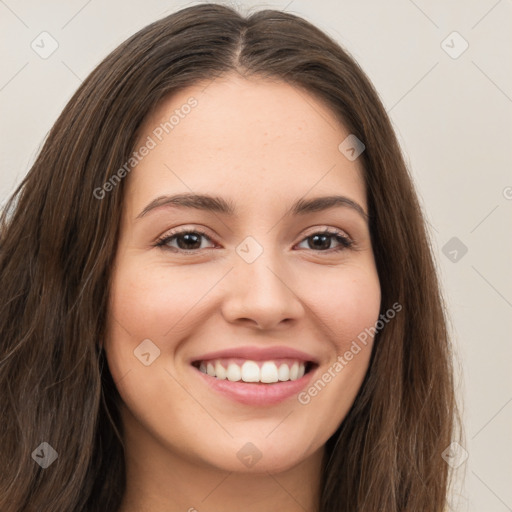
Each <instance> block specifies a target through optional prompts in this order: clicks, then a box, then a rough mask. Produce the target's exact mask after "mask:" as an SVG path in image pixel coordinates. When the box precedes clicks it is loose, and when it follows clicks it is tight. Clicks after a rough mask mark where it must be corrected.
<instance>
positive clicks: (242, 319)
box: [221, 253, 304, 330]
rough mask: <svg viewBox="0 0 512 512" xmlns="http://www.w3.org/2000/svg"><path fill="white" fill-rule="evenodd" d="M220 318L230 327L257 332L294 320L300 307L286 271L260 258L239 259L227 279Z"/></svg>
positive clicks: (289, 274)
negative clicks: (253, 328) (250, 328)
mask: <svg viewBox="0 0 512 512" xmlns="http://www.w3.org/2000/svg"><path fill="white" fill-rule="evenodd" d="M228 279H229V283H228V285H227V288H226V296H225V300H224V301H223V304H222V308H221V309H222V315H223V317H224V318H225V320H226V321H228V322H230V323H237V324H245V325H246V326H248V327H255V328H259V329H261V330H268V329H277V328H280V327H284V326H285V325H288V324H290V323H292V322H293V321H294V320H297V319H298V318H300V317H301V316H302V315H303V314H304V307H303V305H302V302H301V301H300V299H299V297H298V296H297V294H296V291H295V289H296V288H297V283H294V280H296V277H294V276H293V275H292V274H291V272H290V271H289V269H285V268H284V266H283V265H279V264H278V262H277V258H272V257H270V256H267V254H266V253H264V254H263V255H261V256H260V257H259V258H258V259H257V260H256V261H254V262H252V263H247V262H246V261H243V260H242V259H240V260H239V261H237V262H236V265H235V268H234V269H233V271H232V272H230V275H229V277H228Z"/></svg>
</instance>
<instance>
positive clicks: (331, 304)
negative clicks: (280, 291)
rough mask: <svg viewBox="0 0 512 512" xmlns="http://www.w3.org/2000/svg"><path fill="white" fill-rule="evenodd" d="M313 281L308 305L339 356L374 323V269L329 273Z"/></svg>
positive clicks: (377, 299) (376, 304) (376, 298)
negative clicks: (312, 309)
mask: <svg viewBox="0 0 512 512" xmlns="http://www.w3.org/2000/svg"><path fill="white" fill-rule="evenodd" d="M314 282H315V283H316V286H315V289H314V292H310V299H311V300H310V303H311V304H314V307H315V309H314V313H315V316H317V317H318V318H319V320H320V321H319V322H318V324H317V325H318V326H319V327H320V328H323V329H324V335H325V337H326V339H329V340H331V342H332V343H333V344H334V345H335V346H336V351H337V353H338V354H339V353H343V352H344V351H345V350H347V349H348V347H349V346H350V345H351V342H352V341H353V340H355V339H357V337H358V336H359V335H360V334H361V333H364V332H366V329H368V328H369V327H373V326H374V325H375V323H376V322H377V320H378V317H379V311H380V301H381V291H380V283H379V279H378V275H377V273H376V270H375V268H374V267H373V266H371V265H368V266H357V267H356V266H354V267H350V268H349V267H347V268H343V269H337V271H336V272H333V273H331V274H325V273H324V274H323V275H322V274H320V273H319V274H318V276H316V278H315V280H314ZM304 296H305V297H306V296H307V294H304Z"/></svg>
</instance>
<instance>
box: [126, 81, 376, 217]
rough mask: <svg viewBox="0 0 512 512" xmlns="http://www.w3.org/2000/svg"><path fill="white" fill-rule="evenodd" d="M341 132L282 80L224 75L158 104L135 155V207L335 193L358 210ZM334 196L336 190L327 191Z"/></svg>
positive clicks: (358, 192)
mask: <svg viewBox="0 0 512 512" xmlns="http://www.w3.org/2000/svg"><path fill="white" fill-rule="evenodd" d="M348 135H349V131H348V130H347V129H346V127H345V126H344V125H343V124H342V123H340V121H339V120H338V119H337V118H336V116H335V114H334V113H333V112H332V111H331V110H330V109H329V108H328V107H327V106H326V105H325V104H324V103H323V102H322V101H321V100H319V99H317V98H315V97H314V96H313V95H311V94H309V93H307V92H306V91H304V90H303V89H299V88H297V87H294V86H291V85H290V84H287V83H285V82H282V81H275V80H270V79H261V78H258V79H256V78H251V79H245V78H242V77H240V76H239V75H237V74H231V75H226V76H224V77H221V78H217V79H215V80H211V81H207V82H202V83H199V84H196V85H194V86H191V87H187V88H185V89H182V90H180V91H178V92H176V93H173V94H172V95H170V96H168V97H166V98H165V99H164V100H163V101H162V102H161V103H160V104H159V105H158V107H157V108H156V109H155V110H154V111H153V112H152V113H151V114H150V115H149V116H148V117H147V118H146V120H145V122H144V124H143V126H142V129H141V131H140V136H139V139H138V141H137V144H136V146H135V149H137V148H139V147H141V146H143V145H144V144H147V145H148V146H149V145H151V146H152V149H151V150H150V151H149V152H148V154H147V155H146V156H145V157H144V158H142V159H141V161H140V163H138V164H137V166H136V167H135V168H134V169H133V171H132V172H131V173H130V177H129V182H130V183H129V189H128V190H129V193H130V195H131V196H132V198H133V196H135V197H134V199H135V200H136V202H137V203H139V202H140V201H142V202H143V201H146V202H147V201H149V200H151V199H153V198H154V196H156V195H161V194H162V193H171V192H191V191H194V192H204V193H216V194H219V192H222V191H225V192H226V194H227V195H229V197H230V199H232V200H234V201H235V202H237V200H238V201H239V202H240V203H242V204H240V207H241V208H243V207H244V201H245V203H247V202H248V201H249V202H251V201H254V196H256V195H259V197H262V195H264V196H265V197H267V198H268V201H269V202H272V201H273V202H275V201H276V200H277V201H279V200H284V197H285V196H287V195H290V197H293V198H297V197H302V196H304V195H306V194H308V192H309V191H311V194H313V195H319V194H322V193H331V192H334V191H335V192H339V193H344V194H345V195H348V196H350V197H351V198H353V199H354V200H356V201H357V202H359V204H361V205H362V206H363V208H366V197H365V196H366V194H365V187H364V179H363V168H362V165H361V164H360V160H355V161H350V160H349V159H347V158H346V157H345V156H344V154H343V153H342V152H341V151H340V150H339V148H338V146H339V145H340V143H341V142H342V141H343V140H344V139H345V138H346V137H347V136H348ZM334 189H336V190H334Z"/></svg>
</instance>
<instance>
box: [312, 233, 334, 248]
mask: <svg viewBox="0 0 512 512" xmlns="http://www.w3.org/2000/svg"><path fill="white" fill-rule="evenodd" d="M331 236H332V235H313V236H312V237H310V238H311V239H313V240H315V242H314V243H313V247H314V248H316V249H329V246H330V245H331V243H330V242H331V241H330V238H331ZM319 238H322V239H323V243H321V244H320V245H318V244H316V242H317V241H318V239H319ZM326 240H327V244H326V243H325V241H326Z"/></svg>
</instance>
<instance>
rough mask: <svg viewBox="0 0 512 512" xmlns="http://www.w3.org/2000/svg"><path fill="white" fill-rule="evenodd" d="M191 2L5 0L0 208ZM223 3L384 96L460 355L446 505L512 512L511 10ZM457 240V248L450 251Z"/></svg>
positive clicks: (458, 4)
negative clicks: (152, 35) (274, 16)
mask: <svg viewBox="0 0 512 512" xmlns="http://www.w3.org/2000/svg"><path fill="white" fill-rule="evenodd" d="M195 3H197V2H190V1H186V2H185V1H171V0H167V1H157V0H144V1H141V0H136V1H132V2H125V1H120V0H115V1H114V0H111V1H109V2H100V1H99V0H89V1H87V0H72V1H67V2H64V1H63V0H52V1H46V2H44V3H42V2H36V1H35V0H24V1H23V2H22V1H19V0H18V1H17V0H5V1H3V0H0V33H1V34H2V36H1V38H2V46H1V50H0V51H1V59H2V60H1V62H2V64H3V65H2V66H1V70H0V109H1V111H0V112H1V117H0V119H1V123H0V130H1V131H0V141H1V143H0V144H1V148H0V158H1V160H0V161H1V165H0V204H2V205H3V204H4V203H5V200H6V198H7V196H8V195H9V194H10V193H11V192H12V191H13V190H14V187H15V186H16V185H17V184H18V183H19V182H20V181H21V179H22V177H23V176H24V175H25V173H26V172H27V171H28V169H29V168H30V165H31V164H32V163H33V161H34V159H35V156H36V154H37V152H38V150H39V149H40V147H41V144H42V141H43V140H44V138H45V136H46V134H47V132H48V130H49V129H50V127H51V126H52V124H53V123H54V122H55V120H56V118H57V116H58V115H59V113H60V111H61V110H62V108H63V107H64V105H65V104H66V103H67V101H68V100H69V98H70V97H71V95H72V94H73V93H74V91H75V90H76V89H77V87H78V86H79V85H80V82H81V81H82V80H83V79H84V78H85V77H86V76H87V75H88V74H89V73H90V72H91V71H92V69H93V68H94V67H95V66H96V65H97V64H98V63H99V62H100V60H101V59H102V58H103V57H104V56H106V55H107V54H108V53H109V52H110V51H111V50H113V49H114V48H115V47H116V46H117V45H119V44H120V43H121V42H122V41H123V40H125V39H126V38H127V37H128V36H130V35H132V34H133V33H134V32H136V31H137V30H139V29H140V28H142V27H143V26H145V25H147V24H148V23H150V22H152V21H155V20H156V19H159V18H161V17H163V16H164V15H166V14H170V13H171V12H174V11H176V10H178V9H179V8H182V7H185V6H189V5H194V4H195ZM229 5H234V6H239V7H240V9H241V10H242V11H243V12H246V11H247V10H248V9H249V8H251V7H252V6H255V7H259V6H261V7H264V6H266V7H273V8H278V9H281V10H286V11H289V12H292V13H296V14H299V15H302V16H304V17H306V18H307V19H308V20H310V21H312V22H313V23H315V24H316V25H317V26H319V27H320V28H321V29H323V30H324V31H326V32H327V33H329V34H330V35H331V36H333V37H334V38H335V39H336V40H337V41H338V42H340V43H341V44H342V45H343V46H344V47H345V48H346V49H347V50H348V51H349V52H351V53H352V55H353V56H354V57H355V58H356V59H357V60H358V62H359V63H360V64H361V66H362V67H363V69H364V70H365V71H366V73H367V74H368V76H369V77H370V79H371V80H372V81H373V83H374V84H375V86H376V88H377V90H378V91H379V94H380V95H381V98H382V100H383V103H384V105H385V107H386V108H387V110H388V113H389V115H390V116H391V119H392V122H393V124H394V127H395V129H396V132H397V134H398V137H399V140H400V143H401V144H402V148H403V151H404V154H405V156H406V159H407V161H408V163H409V165H410V168H411V171H412V174H413V177H414V180H415V183H416V186H417V189H418V193H419V195H420V199H421V202H422V205H423V208H424V211H425V215H426V217H427V220H428V222H429V226H430V232H431V234H432V239H433V245H434V249H435V252H436V255H437V264H438V268H439V272H440V275H441V279H442V283H443V287H444V292H445V295H446V299H447V301H448V308H449V314H450V318H451V325H452V327H451V329H452V333H453V337H454V340H455V344H456V348H457V355H456V357H457V367H458V375H457V382H458V386H459V389H460V397H461V400H463V402H464V411H463V412H464V419H465V430H466V440H465V442H464V445H463V449H464V450H466V451H467V452H468V454H469V457H468V459H467V460H466V461H465V462H464V463H463V464H462V465H461V466H460V467H459V469H458V470H457V474H458V475H459V476H460V477H463V476H465V480H464V482H461V483H460V484H459V486H458V491H457V492H455V493H454V496H453V498H452V510H456V511H475V512H505V511H512V463H511V459H512V442H511V441H512V403H511V402H512V378H511V371H510V370H511V362H512V357H511V355H512V339H511V332H512V329H511V325H512V315H511V313H512V272H511V261H512V259H511V256H512V236H511V235H512V215H511V214H512V172H511V168H512V167H511V163H512V162H511V160H512V155H511V146H512V117H511V113H512V65H511V64H512V59H511V51H510V50H511V48H512V1H511V0H500V1H496V0H480V1H476V0H472V1H463V0H459V1H452V2H442V1H441V0H436V1H430V2H427V1H426V0H414V1H413V0H392V1H388V2H379V1H377V0H371V1H356V0H342V1H334V0H321V1H315V2H307V1H305V0H292V1H290V0H273V1H271V2H266V3H263V2H256V1H252V0H246V1H240V2H234V1H233V2H231V3H230V4H229ZM43 31H47V32H49V33H50V34H51V36H52V37H53V38H54V39H55V40H56V41H57V42H58V45H59V46H58V48H57V50H56V51H55V52H54V53H53V54H52V55H50V56H49V57H48V58H46V59H43V58H41V57H40V56H39V55H38V54H37V53H36V52H35V51H34V50H33V49H32V48H31V43H32V41H34V40H35V42H36V44H39V45H40V46H42V45H43V43H41V42H40V37H39V35H40V34H41V32H43ZM453 31H456V32H458V33H459V34H460V35H461V36H462V38H463V39H464V40H465V41H467V43H468V44H469V47H468V48H467V50H466V51H465V52H464V53H462V54H461V55H460V56H458V57H457V58H453V57H452V56H450V55H449V54H448V53H447V51H449V52H451V53H452V55H454V56H455V55H456V53H458V51H460V50H461V49H462V48H463V46H462V45H463V44H464V43H463V41H462V40H460V39H457V36H455V38H454V36H450V37H448V36H449V35H450V34H451V33H452V32H453ZM447 37H448V39H446V38H447ZM38 41H39V43H38ZM443 41H445V42H444V43H443ZM48 44H49V43H48V42H47V43H46V45H45V47H46V48H48V47H49V45H48ZM453 237H456V238H457V239H458V241H455V242H453V241H452V242H451V243H455V244H458V246H457V245H454V246H451V245H448V246H446V244H447V243H448V242H449V240H450V239H452V238H453ZM461 244H464V245H465V246H466V247H467V253H466V254H462V251H461V249H460V248H461V247H462V246H461ZM454 250H455V251H456V252H453V251H454ZM443 251H444V252H443ZM453 259H455V260H456V261H452V260H453ZM418 336H421V333H418ZM458 450H459V451H458V454H457V457H460V455H461V454H462V455H463V454H464V452H463V451H461V450H462V448H459V449H458Z"/></svg>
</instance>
